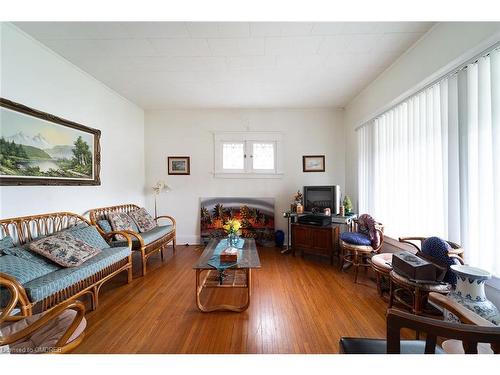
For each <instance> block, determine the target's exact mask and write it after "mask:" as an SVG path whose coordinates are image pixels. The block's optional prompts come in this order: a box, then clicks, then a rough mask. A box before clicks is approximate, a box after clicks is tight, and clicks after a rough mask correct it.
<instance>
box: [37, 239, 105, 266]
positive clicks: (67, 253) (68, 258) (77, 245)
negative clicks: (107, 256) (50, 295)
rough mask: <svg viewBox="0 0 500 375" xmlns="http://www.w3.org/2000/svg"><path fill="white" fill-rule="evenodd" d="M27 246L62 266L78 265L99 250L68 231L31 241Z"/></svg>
mask: <svg viewBox="0 0 500 375" xmlns="http://www.w3.org/2000/svg"><path fill="white" fill-rule="evenodd" d="M29 248H30V249H31V250H32V251H34V252H35V253H38V254H40V255H42V256H44V257H46V258H48V259H50V260H52V261H53V262H55V263H57V264H60V265H61V266H63V267H76V266H79V265H80V264H82V263H83V262H85V261H86V260H88V259H90V258H92V257H93V256H94V255H96V254H98V253H99V252H100V251H101V249H99V248H97V247H94V246H90V245H89V244H87V243H85V242H83V241H82V240H79V239H77V238H75V237H74V236H73V235H72V234H71V233H70V232H68V231H64V232H61V233H58V234H55V235H53V236H48V237H45V238H42V239H40V240H36V241H33V242H31V243H30V244H29Z"/></svg>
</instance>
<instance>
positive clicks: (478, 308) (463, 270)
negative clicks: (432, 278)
mask: <svg viewBox="0 0 500 375" xmlns="http://www.w3.org/2000/svg"><path fill="white" fill-rule="evenodd" d="M450 268H451V270H452V271H453V273H455V274H456V275H457V286H456V288H455V289H454V290H453V291H452V292H451V293H450V294H448V297H450V298H452V299H454V300H455V301H457V302H458V303H459V304H461V305H462V306H465V307H466V308H468V309H469V310H471V311H474V312H475V313H476V314H478V315H480V316H482V317H483V318H485V319H487V320H489V321H490V322H492V323H494V324H496V325H499V324H500V313H499V312H498V309H497V308H496V306H495V305H494V304H493V303H492V302H491V301H489V300H488V299H487V298H486V294H485V293H484V283H485V281H486V280H488V279H491V274H490V273H489V272H487V271H485V270H482V269H480V268H476V267H470V266H462V265H453V266H451V267H450ZM444 319H445V320H446V321H452V322H456V321H458V318H457V317H456V316H455V315H453V314H452V313H451V312H449V311H447V310H445V311H444Z"/></svg>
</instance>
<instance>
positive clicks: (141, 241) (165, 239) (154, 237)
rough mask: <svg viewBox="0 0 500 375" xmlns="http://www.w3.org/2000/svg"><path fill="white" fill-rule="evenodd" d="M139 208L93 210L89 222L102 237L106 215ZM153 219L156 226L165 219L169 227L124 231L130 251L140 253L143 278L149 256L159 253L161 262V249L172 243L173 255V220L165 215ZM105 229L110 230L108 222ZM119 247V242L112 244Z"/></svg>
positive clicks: (126, 206) (127, 205)
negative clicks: (129, 244)
mask: <svg viewBox="0 0 500 375" xmlns="http://www.w3.org/2000/svg"><path fill="white" fill-rule="evenodd" d="M139 208H140V207H139V206H137V205H135V204H123V205H119V206H110V207H101V208H94V209H92V210H90V212H89V216H90V221H91V223H92V224H93V225H96V226H97V228H98V230H99V231H100V232H101V233H102V234H103V235H104V234H106V233H107V232H106V228H103V225H102V223H103V221H104V222H105V223H106V221H107V220H108V214H110V213H111V212H124V213H127V214H128V213H130V212H131V211H134V210H138V209H139ZM154 219H155V221H156V223H157V224H159V221H160V219H167V220H169V221H170V222H171V225H158V226H157V227H156V228H154V229H152V230H150V231H148V232H144V233H138V232H136V231H125V232H126V233H127V234H129V235H130V237H131V238H132V250H136V251H139V252H140V253H141V261H142V275H143V276H144V275H145V274H146V264H147V261H148V259H149V257H150V256H151V255H153V254H155V253H157V252H159V253H160V255H161V259H162V261H163V249H165V248H166V247H167V245H168V244H169V243H172V247H173V252H174V253H175V219H174V218H173V217H172V216H167V215H165V216H158V217H156V218H154ZM107 228H108V230H109V228H110V225H109V222H108V224H107ZM119 245H121V243H120V241H116V242H115V243H114V246H119Z"/></svg>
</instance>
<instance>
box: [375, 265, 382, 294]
mask: <svg viewBox="0 0 500 375" xmlns="http://www.w3.org/2000/svg"><path fill="white" fill-rule="evenodd" d="M375 275H376V277H377V292H378V295H379V296H380V297H382V277H381V276H380V273H379V272H378V271H375Z"/></svg>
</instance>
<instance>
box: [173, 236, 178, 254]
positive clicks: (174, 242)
mask: <svg viewBox="0 0 500 375" xmlns="http://www.w3.org/2000/svg"><path fill="white" fill-rule="evenodd" d="M176 243H177V242H176V239H175V238H174V241H173V242H172V252H173V253H174V254H175V244H176Z"/></svg>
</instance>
